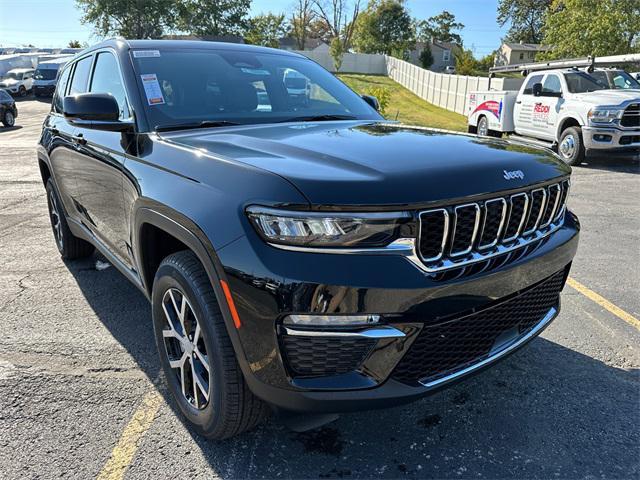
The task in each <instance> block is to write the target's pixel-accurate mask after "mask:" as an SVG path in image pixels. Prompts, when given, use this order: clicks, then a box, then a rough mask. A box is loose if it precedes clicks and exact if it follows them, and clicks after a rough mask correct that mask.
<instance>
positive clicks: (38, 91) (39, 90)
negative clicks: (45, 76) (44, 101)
mask: <svg viewBox="0 0 640 480" xmlns="http://www.w3.org/2000/svg"><path fill="white" fill-rule="evenodd" d="M55 89H56V86H55V85H34V87H33V93H34V94H35V95H37V96H41V95H42V96H51V95H53V92H54V91H55Z"/></svg>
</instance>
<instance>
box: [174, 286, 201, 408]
mask: <svg viewBox="0 0 640 480" xmlns="http://www.w3.org/2000/svg"><path fill="white" fill-rule="evenodd" d="M162 310H163V311H164V317H165V322H164V327H163V329H162V337H163V340H164V346H165V350H166V352H167V358H168V359H169V366H170V367H171V369H172V371H173V372H174V374H175V376H176V379H177V381H178V384H179V385H180V389H181V391H182V395H183V396H184V398H185V400H187V402H188V403H189V404H190V405H191V406H192V407H194V408H196V409H198V410H202V409H204V408H205V407H206V406H207V404H208V403H209V396H210V391H209V388H210V385H211V373H210V366H209V356H208V354H207V348H206V345H205V343H204V338H203V336H202V335H203V334H202V329H201V328H200V323H199V321H198V318H197V317H196V314H195V312H194V310H193V308H192V307H191V304H190V303H189V300H187V297H186V296H185V295H184V294H183V293H182V292H181V291H179V290H178V289H177V288H169V289H168V290H167V291H166V292H165V293H164V295H163V297H162Z"/></svg>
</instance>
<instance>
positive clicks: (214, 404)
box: [152, 251, 268, 439]
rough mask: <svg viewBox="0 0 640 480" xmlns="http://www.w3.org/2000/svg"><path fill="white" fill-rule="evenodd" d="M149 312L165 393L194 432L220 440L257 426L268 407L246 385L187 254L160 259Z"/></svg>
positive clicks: (203, 279)
mask: <svg viewBox="0 0 640 480" xmlns="http://www.w3.org/2000/svg"><path fill="white" fill-rule="evenodd" d="M152 312H153V324H154V331H155V337H156V344H157V347H158V352H159V354H160V361H161V363H162V368H163V370H164V373H165V376H166V379H167V384H168V386H169V390H170V391H171V393H172V395H173V397H174V398H175V400H176V403H177V405H178V408H179V409H180V411H181V412H182V413H183V414H184V416H185V417H186V418H187V419H188V420H189V421H190V422H191V423H192V424H193V426H194V428H195V429H196V430H197V432H198V433H200V434H201V435H204V436H206V437H208V438H211V439H224V438H229V437H232V436H234V435H238V434H240V433H242V432H244V431H247V430H250V429H252V428H253V427H255V426H256V425H258V424H259V423H260V421H261V420H262V419H263V418H264V417H265V416H266V413H267V412H268V408H267V407H266V405H265V404H264V403H263V402H262V401H261V400H259V399H258V398H257V397H255V396H254V395H253V393H251V391H250V390H249V388H248V387H247V384H246V382H245V380H244V377H243V375H242V372H241V370H240V367H239V365H238V362H237V360H236V357H235V353H234V350H233V346H232V345H231V340H230V339H229V336H228V334H227V331H226V326H225V323H224V319H223V317H222V313H221V311H220V307H219V305H218V302H217V300H216V297H215V294H214V292H213V289H212V287H211V285H210V283H209V277H208V276H207V274H206V272H205V271H204V268H203V267H202V264H201V263H200V261H199V260H198V258H197V257H196V256H195V255H194V254H193V253H192V252H190V251H182V252H178V253H174V254H172V255H170V256H168V257H167V258H165V259H164V260H163V261H162V263H161V264H160V267H159V268H158V271H157V273H156V276H155V279H154V282H153V293H152Z"/></svg>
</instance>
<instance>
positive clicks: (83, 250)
mask: <svg viewBox="0 0 640 480" xmlns="http://www.w3.org/2000/svg"><path fill="white" fill-rule="evenodd" d="M47 205H48V206H49V220H50V221H51V229H52V230H53V237H54V239H55V241H56V247H58V251H59V252H60V255H62V258H64V259H65V260H73V259H76V258H83V257H88V256H89V255H91V254H92V253H93V251H94V250H95V248H94V247H93V245H91V244H90V243H89V242H86V241H85V240H83V239H81V238H78V237H76V236H75V235H74V234H73V233H71V230H70V229H69V224H68V223H67V218H66V217H65V215H64V211H63V209H62V203H61V202H60V197H59V196H58V192H57V191H56V188H55V186H54V184H53V181H52V180H51V179H49V180H47Z"/></svg>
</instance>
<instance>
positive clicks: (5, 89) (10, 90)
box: [0, 85, 20, 94]
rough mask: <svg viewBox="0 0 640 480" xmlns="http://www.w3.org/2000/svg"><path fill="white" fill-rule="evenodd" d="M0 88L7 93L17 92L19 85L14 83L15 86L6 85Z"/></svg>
mask: <svg viewBox="0 0 640 480" xmlns="http://www.w3.org/2000/svg"><path fill="white" fill-rule="evenodd" d="M0 88H1V89H2V90H4V91H6V92H8V93H11V94H15V93H18V91H19V90H20V87H19V86H18V85H15V86H14V85H11V86H8V87H3V86H0Z"/></svg>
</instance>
